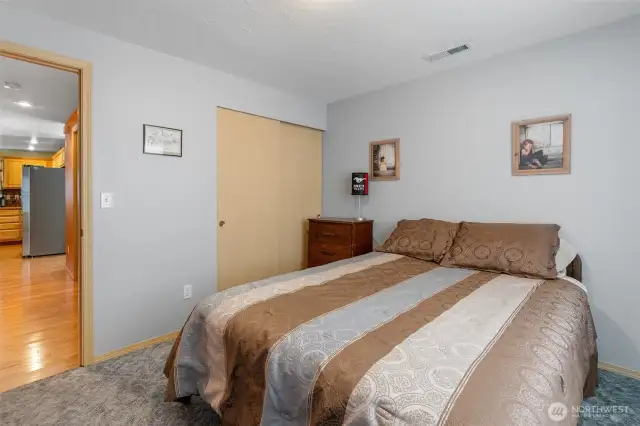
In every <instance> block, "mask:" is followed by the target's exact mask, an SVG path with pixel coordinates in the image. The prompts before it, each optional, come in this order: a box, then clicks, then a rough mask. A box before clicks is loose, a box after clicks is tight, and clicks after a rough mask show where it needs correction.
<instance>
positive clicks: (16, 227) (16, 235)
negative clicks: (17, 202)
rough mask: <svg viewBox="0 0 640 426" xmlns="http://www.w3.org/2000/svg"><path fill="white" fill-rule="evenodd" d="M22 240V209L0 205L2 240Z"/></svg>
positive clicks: (7, 241)
mask: <svg viewBox="0 0 640 426" xmlns="http://www.w3.org/2000/svg"><path fill="white" fill-rule="evenodd" d="M20 241H22V209H21V208H19V207H0V242H2V243H9V242H20Z"/></svg>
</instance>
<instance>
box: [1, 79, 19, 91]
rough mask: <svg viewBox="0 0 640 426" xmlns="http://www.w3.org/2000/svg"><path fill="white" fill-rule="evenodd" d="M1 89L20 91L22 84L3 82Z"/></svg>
mask: <svg viewBox="0 0 640 426" xmlns="http://www.w3.org/2000/svg"><path fill="white" fill-rule="evenodd" d="M3 87H4V88H5V89H9V90H20V89H22V84H20V83H15V82H13V81H5V82H4V86H3Z"/></svg>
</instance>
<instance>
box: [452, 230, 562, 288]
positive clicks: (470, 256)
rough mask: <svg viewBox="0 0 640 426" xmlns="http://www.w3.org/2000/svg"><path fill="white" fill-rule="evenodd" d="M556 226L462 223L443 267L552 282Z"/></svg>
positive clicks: (553, 276) (558, 241)
mask: <svg viewBox="0 0 640 426" xmlns="http://www.w3.org/2000/svg"><path fill="white" fill-rule="evenodd" d="M559 230H560V226H558V225H533V224H516V223H473V222H462V223H461V224H460V229H459V230H458V233H457V234H456V238H455V240H454V241H453V245H452V246H451V249H449V251H448V252H447V254H445V256H444V257H443V258H442V261H441V262H440V265H442V266H457V267H460V268H473V269H483V270H488V271H497V272H504V273H507V274H511V275H521V276H525V277H540V278H549V279H555V278H556V276H557V271H556V259H555V257H556V252H557V251H558V247H559V246H560V239H559V238H558V231H559Z"/></svg>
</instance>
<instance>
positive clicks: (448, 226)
mask: <svg viewBox="0 0 640 426" xmlns="http://www.w3.org/2000/svg"><path fill="white" fill-rule="evenodd" d="M457 231H458V224H457V223H452V222H445V221H442V220H435V219H420V220H406V219H405V220H401V221H400V222H398V226H397V227H396V229H395V230H394V231H393V232H392V233H391V235H390V236H389V238H388V239H387V241H385V242H384V243H383V244H381V245H380V246H378V247H377V248H376V251H382V252H385V253H394V254H401V255H404V256H409V257H415V258H417V259H422V260H427V261H429V262H439V261H440V259H442V256H444V254H445V253H446V252H447V251H448V250H449V248H450V247H451V244H453V239H454V238H455V236H456V232H457Z"/></svg>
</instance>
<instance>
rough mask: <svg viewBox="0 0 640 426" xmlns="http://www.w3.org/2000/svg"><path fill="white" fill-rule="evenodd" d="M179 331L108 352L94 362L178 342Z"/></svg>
mask: <svg viewBox="0 0 640 426" xmlns="http://www.w3.org/2000/svg"><path fill="white" fill-rule="evenodd" d="M178 333H180V332H179V331H174V332H173V333H168V334H164V335H162V336H158V337H154V338H153V339H149V340H144V341H142V342H138V343H134V344H133V345H129V346H127V347H124V348H122V349H116V350H115V351H111V352H107V353H106V354H104V355H100V356H97V357H95V358H94V359H93V362H94V363H96V362H101V361H106V360H108V359H111V358H116V357H119V356H122V355H126V354H128V353H129V352H133V351H137V350H138V349H144V348H147V347H149V346H152V345H155V344H156V343H162V342H169V341H173V340H176V338H177V337H178Z"/></svg>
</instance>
